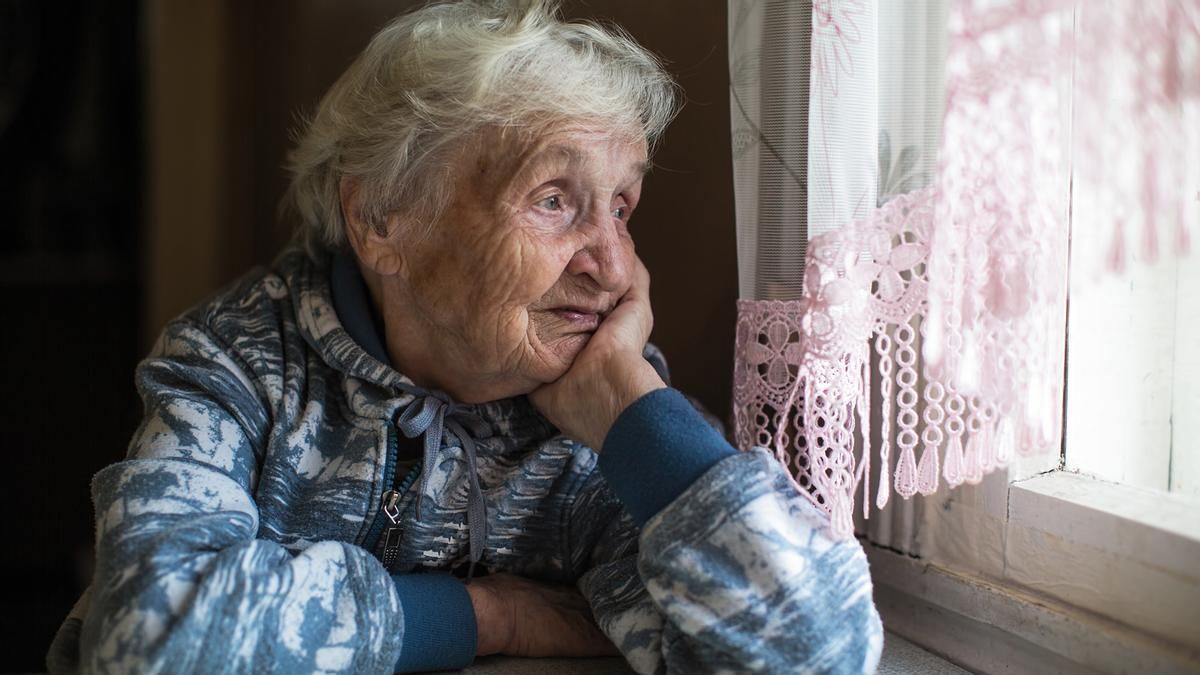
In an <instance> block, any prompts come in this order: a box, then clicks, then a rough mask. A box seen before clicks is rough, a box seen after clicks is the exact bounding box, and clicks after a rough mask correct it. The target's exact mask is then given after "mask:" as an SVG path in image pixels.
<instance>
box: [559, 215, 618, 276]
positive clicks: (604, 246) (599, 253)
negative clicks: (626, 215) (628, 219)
mask: <svg viewBox="0 0 1200 675" xmlns="http://www.w3.org/2000/svg"><path fill="white" fill-rule="evenodd" d="M591 211H592V213H590V214H588V218H587V222H586V224H585V225H584V227H583V228H582V230H583V233H584V235H585V237H584V240H583V243H582V245H581V246H580V248H579V249H578V250H577V251H575V255H574V256H572V257H571V261H570V262H569V263H568V264H567V272H568V273H570V274H573V275H577V276H586V277H588V278H590V279H591V280H592V281H593V282H594V283H595V285H596V286H598V287H599V289H600V290H602V291H606V292H609V293H624V292H625V291H627V290H629V284H630V278H631V277H630V275H631V274H632V270H633V265H632V261H631V258H632V257H633V256H632V254H633V243H632V241H630V240H629V237H628V234H627V233H626V232H625V231H624V225H623V224H621V223H620V221H617V220H616V219H614V218H613V217H612V214H611V213H610V212H609V211H608V209H607V208H606V207H600V208H594V209H591Z"/></svg>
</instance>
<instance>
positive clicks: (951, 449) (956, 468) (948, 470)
mask: <svg viewBox="0 0 1200 675" xmlns="http://www.w3.org/2000/svg"><path fill="white" fill-rule="evenodd" d="M942 477H943V478H945V479H946V483H948V484H949V485H950V487H957V486H958V485H960V484H961V483H962V482H963V448H962V440H961V437H960V436H951V437H950V442H949V443H947V444H946V463H945V465H944V466H943V467H942Z"/></svg>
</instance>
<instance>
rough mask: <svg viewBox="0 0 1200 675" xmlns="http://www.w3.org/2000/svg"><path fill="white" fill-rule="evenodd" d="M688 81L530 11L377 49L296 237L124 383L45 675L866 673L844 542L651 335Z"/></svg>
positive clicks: (180, 324)
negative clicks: (86, 561) (127, 408)
mask: <svg viewBox="0 0 1200 675" xmlns="http://www.w3.org/2000/svg"><path fill="white" fill-rule="evenodd" d="M673 86H674V85H673V84H672V82H671V80H670V78H669V76H668V75H667V74H666V73H665V72H664V71H663V69H662V67H661V66H660V65H659V63H658V62H657V61H656V59H655V58H654V57H653V56H651V55H650V54H648V53H647V52H646V51H645V50H643V49H642V48H641V47H639V46H638V45H637V44H635V43H634V42H633V41H632V40H631V39H630V38H629V37H627V36H626V35H624V34H623V33H619V32H616V31H612V30H606V29H602V28H599V27H596V26H594V25H590V24H582V23H564V22H562V21H560V20H559V19H557V18H556V16H555V13H554V11H553V8H552V7H548V6H547V5H546V3H544V2H538V1H532V2H531V1H526V2H520V3H507V4H506V3H499V2H479V1H476V2H458V3H453V4H439V5H433V6H430V7H427V8H425V9H422V10H420V11H417V12H414V13H412V14H409V15H407V16H403V17H401V18H399V19H398V20H396V21H395V22H393V23H392V24H391V25H389V26H388V27H386V28H385V29H384V30H383V31H382V32H380V33H379V34H378V35H377V36H376V37H375V38H374V39H373V40H372V41H371V43H370V45H369V46H368V47H367V48H366V50H365V51H364V52H363V54H362V55H361V56H360V57H359V58H358V60H357V61H355V63H354V64H353V65H352V66H351V67H350V68H349V70H347V71H346V73H345V74H344V75H343V76H342V77H341V78H340V79H339V80H338V82H337V83H336V84H335V85H334V86H333V88H332V89H331V90H330V91H329V93H328V94H327V95H326V96H325V98H324V99H323V100H322V101H321V104H320V107H319V108H318V110H317V112H316V115H315V116H314V117H313V119H312V120H311V122H310V123H309V124H308V125H307V128H306V130H305V131H304V133H303V134H302V136H301V137H300V140H299V143H298V147H297V148H296V150H295V152H294V154H293V156H292V171H293V182H292V186H291V191H290V197H289V199H290V201H291V203H292V205H293V206H294V207H295V211H296V213H297V214H298V217H299V220H300V221H301V229H302V231H303V233H304V236H305V238H306V242H307V246H305V247H303V248H296V249H293V250H290V251H287V252H285V253H284V254H283V255H282V256H281V257H280V258H279V260H278V261H277V263H276V264H275V266H274V268H273V269H272V270H271V271H268V272H257V273H253V274H251V275H250V276H248V277H246V278H244V279H243V280H241V281H240V282H238V283H236V284H235V285H234V286H233V287H232V288H230V289H228V290H226V291H225V292H224V293H222V294H221V295H219V296H218V297H217V298H216V299H214V300H212V301H210V302H207V303H206V304H204V305H202V306H200V307H198V308H196V309H194V310H192V311H190V312H188V313H187V314H185V315H184V316H182V317H180V318H178V319H176V320H174V321H172V322H171V323H170V324H169V325H168V326H167V327H166V329H165V331H164V333H163V335H162V338H161V339H160V340H159V342H158V344H157V345H156V347H155V349H154V351H153V353H152V354H151V355H150V357H149V358H148V359H147V360H146V361H144V362H143V363H142V364H141V366H140V367H139V370H138V376H137V382H138V386H139V389H140V391H141V394H142V396H143V399H144V402H145V419H144V421H143V422H142V424H141V426H140V428H139V429H138V431H137V433H136V435H135V437H134V439H133V441H132V444H131V445H130V448H129V454H128V458H127V459H126V460H125V461H123V462H120V463H118V464H116V465H113V466H110V467H108V468H106V469H104V470H103V471H101V472H100V473H99V474H97V475H96V477H95V480H94V484H93V497H94V501H95V507H96V519H97V524H96V537H97V566H96V577H95V581H94V584H93V587H92V589H91V590H90V592H89V594H88V595H86V596H85V597H84V598H83V599H82V600H81V602H80V605H79V606H78V607H77V610H76V612H74V614H75V617H76V618H72V619H69V620H68V621H67V623H66V624H65V625H64V627H63V629H62V630H61V631H60V633H59V636H58V638H57V639H56V643H55V645H54V646H53V648H52V653H51V659H50V666H51V670H55V671H60V670H68V671H69V670H73V669H79V670H85V671H92V670H94V671H105V672H126V671H134V670H137V671H140V670H152V671H159V672H161V671H167V672H179V673H182V672H215V671H222V672H224V671H234V672H248V671H255V672H267V671H279V672H312V671H337V672H348V673H367V672H391V671H396V672H411V671H419V670H434V669H437V670H441V669H449V668H456V667H463V666H465V665H467V664H469V663H470V662H471V661H472V659H473V658H474V657H475V656H476V655H481V654H492V653H504V654H513V655H525V656H546V655H598V654H608V653H614V652H615V651H617V650H619V652H620V653H621V654H622V655H623V656H624V657H625V658H626V659H627V660H628V662H629V664H630V665H631V666H632V667H633V668H634V669H635V670H636V671H638V672H640V673H655V672H679V673H704V672H792V671H804V672H808V671H839V672H850V671H853V672H859V671H870V670H872V669H873V668H874V666H875V664H876V662H877V660H878V657H879V652H880V648H881V642H882V639H881V629H880V623H879V619H878V615H877V614H876V611H875V608H874V606H873V604H872V600H871V585H870V581H869V577H868V574H867V567H866V561H865V558H864V556H863V554H862V551H861V549H860V548H859V547H858V545H857V544H856V543H855V542H853V541H849V542H847V541H835V540H833V539H831V538H830V536H829V534H828V529H827V521H826V519H825V517H824V516H823V515H822V514H821V513H820V511H819V510H817V509H815V508H813V506H812V505H811V504H810V503H809V502H808V501H807V500H806V499H805V498H803V497H802V496H801V495H799V494H798V493H797V491H796V488H795V487H794V484H793V483H792V482H791V481H790V479H789V478H788V476H787V475H786V474H785V472H784V471H783V470H782V469H781V467H780V466H779V465H778V464H777V463H776V462H775V461H774V460H773V459H771V457H770V456H768V455H767V454H766V453H763V452H748V453H737V452H735V451H734V449H733V448H731V447H730V446H729V445H728V444H727V443H726V442H725V441H724V439H723V438H722V437H721V435H720V434H719V433H718V432H716V431H715V430H714V429H713V428H712V427H710V426H709V425H708V424H707V423H706V422H705V420H704V418H703V417H702V416H701V415H700V414H699V413H697V412H696V410H695V409H694V408H693V407H692V406H691V405H689V403H688V402H687V400H686V399H685V398H684V397H683V396H682V395H681V394H680V393H679V392H677V391H675V390H673V389H670V388H668V387H667V385H666V382H665V378H666V369H665V366H664V364H663V361H662V359H661V357H660V356H659V354H658V352H657V351H656V350H655V349H653V348H652V347H648V346H647V344H646V340H647V337H648V335H649V333H650V328H651V312H650V305H649V301H648V286H649V276H648V274H647V272H646V270H645V268H644V267H643V266H642V264H641V263H640V262H639V260H638V258H637V257H636V255H635V254H634V245H633V240H632V239H631V238H630V231H629V220H630V218H631V217H632V215H633V213H634V211H635V209H636V208H637V205H638V200H639V198H640V192H641V185H642V178H643V175H644V174H645V172H646V170H647V167H648V152H649V150H650V148H651V147H652V146H653V144H654V141H655V140H656V139H657V138H658V136H659V135H660V133H661V132H662V131H663V128H664V126H665V125H666V124H667V122H668V120H669V119H670V117H671V116H672V114H673V112H674V89H673ZM614 645H615V647H614Z"/></svg>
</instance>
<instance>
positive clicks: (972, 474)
mask: <svg viewBox="0 0 1200 675" xmlns="http://www.w3.org/2000/svg"><path fill="white" fill-rule="evenodd" d="M984 435H985V434H984V431H983V429H980V430H979V431H977V432H975V433H973V434H971V438H970V440H968V441H967V452H966V455H965V457H964V458H963V473H964V475H965V476H966V480H965V481H964V482H966V483H970V484H971V485H977V484H978V483H979V481H981V480H983V467H982V466H981V465H980V463H979V446H980V445H983V444H984V440H985V439H984V438H983V436H984Z"/></svg>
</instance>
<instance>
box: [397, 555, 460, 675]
mask: <svg viewBox="0 0 1200 675" xmlns="http://www.w3.org/2000/svg"><path fill="white" fill-rule="evenodd" d="M392 582H393V583H394V584H395V585H396V594H397V595H399V596H400V609H401V611H402V612H403V613H404V642H403V644H402V645H400V658H398V659H396V670H395V672H397V673H416V672H422V671H427V670H461V669H463V668H466V667H467V666H469V665H471V662H472V661H474V660H475V642H476V640H477V633H476V631H477V629H478V627H477V626H476V625H475V606H474V605H472V604H471V596H469V595H467V587H466V586H464V585H463V582H461V581H459V580H458V579H456V578H454V577H452V576H450V575H448V574H437V573H429V574H393V575H392Z"/></svg>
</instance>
